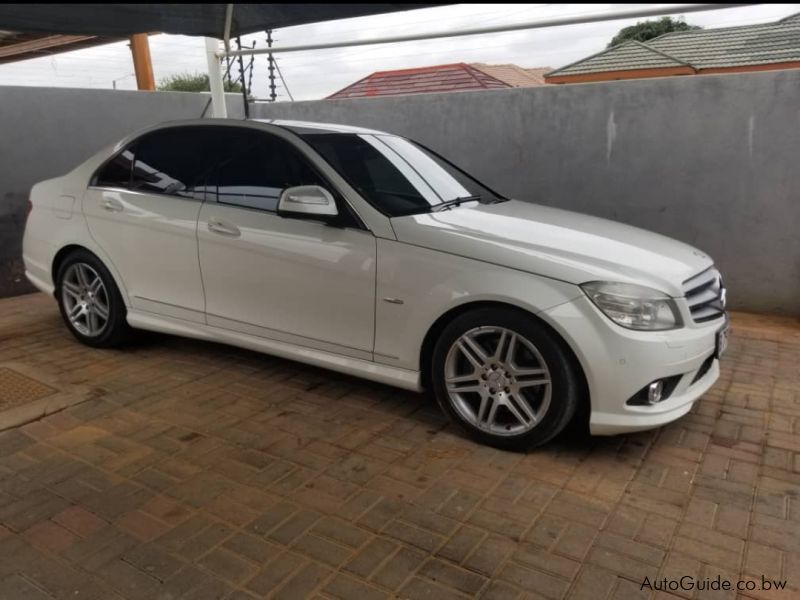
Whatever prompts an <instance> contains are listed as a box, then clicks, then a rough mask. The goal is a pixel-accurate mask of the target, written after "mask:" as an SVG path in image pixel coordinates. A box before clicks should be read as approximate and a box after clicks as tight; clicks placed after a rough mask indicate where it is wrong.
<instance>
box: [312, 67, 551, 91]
mask: <svg viewBox="0 0 800 600" xmlns="http://www.w3.org/2000/svg"><path fill="white" fill-rule="evenodd" d="M548 71H550V69H549V67H545V68H531V69H525V68H523V67H519V66H517V65H511V64H507V65H487V64H484V63H472V64H467V63H453V64H447V65H434V66H430V67H419V68H415V69H397V70H394V71H377V72H375V73H372V74H371V75H367V76H366V77H364V78H363V79H359V80H358V81H356V82H355V83H352V84H350V85H348V86H347V87H345V88H343V89H341V90H339V91H338V92H336V93H334V94H331V95H330V96H328V98H329V99H339V98H369V97H373V96H398V95H403V94H430V93H437V92H439V93H442V92H467V91H476V90H496V89H503V88H513V87H535V86H541V85H546V83H545V81H544V74H545V73H547V72H548Z"/></svg>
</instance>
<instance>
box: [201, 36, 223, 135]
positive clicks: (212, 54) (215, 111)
mask: <svg viewBox="0 0 800 600" xmlns="http://www.w3.org/2000/svg"><path fill="white" fill-rule="evenodd" d="M218 50H219V41H218V40H216V39H214V38H208V37H207V38H206V59H207V60H208V84H209V86H210V87H211V114H212V115H213V116H214V118H217V119H224V118H226V117H227V116H228V110H227V108H226V107H225V88H224V87H223V85H222V65H220V63H219V58H217V51H218Z"/></svg>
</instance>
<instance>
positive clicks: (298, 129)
mask: <svg viewBox="0 0 800 600" xmlns="http://www.w3.org/2000/svg"><path fill="white" fill-rule="evenodd" d="M247 123H250V124H257V123H263V124H264V125H273V126H275V127H281V128H282V129H288V130H289V131H292V132H293V133H297V134H300V135H302V134H309V133H351V134H380V135H390V134H388V133H387V132H385V131H378V130H376V129H367V128H366V127H356V126H353V125H341V124H338V123H316V122H313V121H292V120H288V119H219V118H206V119H179V120H173V121H167V122H165V123H160V124H158V125H155V126H153V127H150V128H148V129H149V130H154V129H164V128H168V127H189V126H192V125H231V126H234V127H235V126H236V125H241V124H247Z"/></svg>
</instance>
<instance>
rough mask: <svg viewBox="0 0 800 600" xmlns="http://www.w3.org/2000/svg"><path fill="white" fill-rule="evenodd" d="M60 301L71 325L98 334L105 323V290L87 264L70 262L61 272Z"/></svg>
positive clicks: (106, 305)
mask: <svg viewBox="0 0 800 600" xmlns="http://www.w3.org/2000/svg"><path fill="white" fill-rule="evenodd" d="M61 302H63V304H64V309H65V312H66V314H67V318H68V319H69V323H70V325H72V327H73V328H74V329H75V330H76V331H78V333H80V334H81V335H85V336H87V337H97V336H99V335H100V334H102V333H103V330H104V329H105V328H106V327H107V326H108V317H109V310H108V305H109V301H108V291H107V290H106V286H105V285H103V280H102V279H101V278H100V275H98V274H97V271H95V270H94V269H93V268H92V267H90V266H89V265H87V264H86V263H82V262H76V263H73V264H71V265H70V266H69V267H67V269H66V270H65V271H64V278H63V280H62V281H61Z"/></svg>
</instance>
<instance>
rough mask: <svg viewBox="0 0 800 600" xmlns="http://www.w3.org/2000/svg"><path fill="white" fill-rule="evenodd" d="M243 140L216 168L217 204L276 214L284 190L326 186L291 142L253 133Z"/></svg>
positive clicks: (232, 148)
mask: <svg viewBox="0 0 800 600" xmlns="http://www.w3.org/2000/svg"><path fill="white" fill-rule="evenodd" d="M241 137H245V136H241ZM246 137H247V139H246V140H244V139H240V140H239V142H240V143H239V144H237V146H236V147H230V146H229V148H231V151H230V154H229V155H228V157H227V158H226V159H224V160H223V161H222V162H221V163H220V165H219V167H218V168H217V173H216V183H217V202H220V203H221V204H232V205H235V206H243V207H246V208H255V209H259V210H266V211H270V212H275V211H276V210H277V208H278V199H279V198H280V195H281V192H283V190H285V189H286V188H288V187H293V186H296V185H321V186H325V183H324V182H323V180H322V178H321V177H320V176H319V175H318V174H317V172H316V171H315V170H314V168H313V167H312V166H311V165H310V164H309V163H308V161H307V160H306V159H305V157H303V156H302V155H301V154H300V152H299V151H298V150H296V149H295V148H294V146H292V145H291V144H290V143H288V142H286V141H285V140H282V139H281V138H278V137H273V136H270V135H264V134H262V133H259V132H255V131H254V132H247V134H246ZM243 142H246V143H243Z"/></svg>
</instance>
